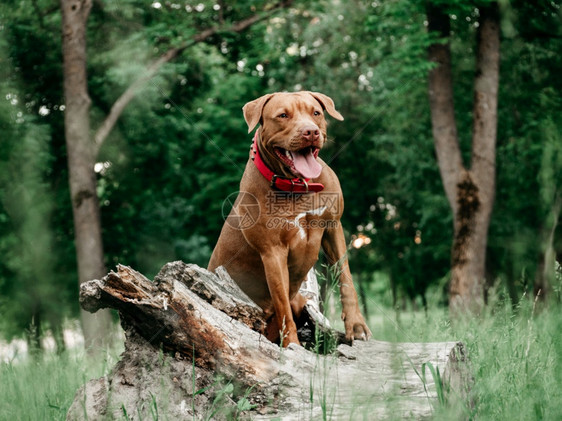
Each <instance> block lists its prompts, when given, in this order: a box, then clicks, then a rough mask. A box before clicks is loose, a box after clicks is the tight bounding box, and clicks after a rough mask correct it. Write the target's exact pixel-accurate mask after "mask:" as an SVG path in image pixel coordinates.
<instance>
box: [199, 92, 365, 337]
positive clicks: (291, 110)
mask: <svg viewBox="0 0 562 421" xmlns="http://www.w3.org/2000/svg"><path fill="white" fill-rule="evenodd" d="M324 110H325V111H327V112H328V114H330V115H331V116H332V117H334V118H336V119H338V120H343V117H342V116H341V114H340V113H339V112H338V111H336V109H335V107H334V102H333V101H332V99H331V98H329V97H328V96H326V95H324V94H320V93H316V92H296V93H274V94H268V95H265V96H262V97H261V98H258V99H256V100H254V101H251V102H249V103H247V104H246V105H245V106H244V108H243V111H244V118H245V119H246V123H247V124H248V132H251V131H252V130H253V129H254V128H255V127H256V125H258V123H259V124H260V128H259V129H258V130H257V132H256V135H255V137H254V144H253V145H252V148H251V151H250V159H249V160H248V163H247V165H246V169H245V171H244V174H243V176H242V181H241V182H240V193H239V194H238V197H237V199H236V201H235V203H234V206H233V208H232V211H231V213H230V215H229V216H228V218H227V220H226V223H225V224H224V226H223V229H222V231H221V234H220V237H219V240H218V243H217V245H216V247H215V250H214V251H213V255H212V256H211V260H210V262H209V270H215V269H216V268H217V267H218V266H221V265H222V266H224V267H225V268H226V270H227V271H228V273H229V274H230V275H231V276H232V278H233V279H234V280H235V281H236V282H237V283H238V285H239V286H240V288H242V290H243V291H244V292H245V293H246V294H247V295H248V296H249V297H250V298H251V299H252V300H254V301H255V302H256V303H257V304H258V305H259V306H260V307H261V308H263V310H264V312H265V314H266V316H267V317H268V318H269V319H268V327H267V328H266V336H267V337H268V338H269V339H270V340H272V341H276V340H278V339H279V334H280V333H281V332H282V334H283V337H282V344H283V345H284V346H287V345H288V344H289V343H297V344H298V343H299V340H298V338H297V328H296V325H295V322H294V320H296V319H297V318H298V317H299V315H300V313H301V311H302V308H303V306H304V304H305V302H306V300H305V298H304V297H303V296H302V295H300V294H299V293H298V291H299V287H300V286H301V284H302V282H303V281H304V280H305V279H306V276H307V273H308V271H309V270H310V269H311V268H312V267H313V265H314V263H315V262H316V261H317V259H318V253H319V252H320V246H322V248H323V249H324V252H325V253H326V255H327V257H328V261H329V263H330V264H331V265H338V266H337V268H338V271H339V281H340V293H341V301H342V307H343V310H342V319H343V321H344V324H345V333H346V337H347V339H349V340H353V339H365V340H366V339H368V338H369V337H370V335H371V332H370V331H369V328H368V327H367V325H366V324H365V320H364V319H363V316H362V315H361V312H360V310H359V305H358V301H357V293H356V291H355V287H354V286H353V281H352V279H351V273H350V271H349V266H348V263H347V258H346V243H345V238H344V234H343V229H342V227H341V224H340V217H341V215H342V212H343V196H342V192H341V188H340V184H339V181H338V178H337V176H336V174H335V173H334V172H333V171H332V169H331V168H330V167H328V165H326V164H325V163H324V162H323V161H322V160H321V159H320V158H318V151H319V150H320V149H321V148H322V146H323V145H324V143H325V141H326V120H325V119H324V112H323V111H324Z"/></svg>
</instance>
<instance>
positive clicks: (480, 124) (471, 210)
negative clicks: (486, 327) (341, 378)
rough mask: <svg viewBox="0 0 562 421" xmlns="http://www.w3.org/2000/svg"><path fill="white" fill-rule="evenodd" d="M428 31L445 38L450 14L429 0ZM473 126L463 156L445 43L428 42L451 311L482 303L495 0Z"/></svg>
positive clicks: (481, 54) (484, 19) (484, 36)
mask: <svg viewBox="0 0 562 421" xmlns="http://www.w3.org/2000/svg"><path fill="white" fill-rule="evenodd" d="M427 17H428V27H429V31H435V32H437V33H438V34H439V35H440V36H441V37H443V38H446V39H448V37H449V33H450V23H449V17H448V16H447V15H446V14H445V13H444V12H443V11H442V10H441V9H440V8H439V7H437V6H434V5H432V4H428V6H427ZM479 23H480V26H479V29H478V36H477V51H478V53H477V54H478V55H477V62H476V77H475V81H474V111H473V132H472V162H471V167H470V168H469V169H467V168H466V167H465V165H464V164H463V162H462V156H461V152H460V147H459V140H458V134H457V128H456V121H455V112H454V104H453V82H452V73H451V51H450V46H449V44H448V43H446V44H442V43H435V44H432V45H431V46H430V47H429V59H430V60H431V61H433V62H435V63H436V65H437V66H436V67H435V68H434V69H432V70H431V71H430V73H429V99H430V109H431V121H432V131H433V137H434V140H435V150H436V154H437V160H438V163H439V169H440V173H441V178H442V180H443V185H444V188H445V192H446V195H447V199H448V201H449V205H450V206H451V210H452V212H453V216H454V238H453V245H452V250H451V284H450V291H449V309H450V311H451V313H452V314H457V313H461V314H462V313H466V312H473V313H478V312H480V310H481V308H482V306H483V305H484V280H485V273H486V246H487V238H488V227H489V225H490V217H491V213H492V208H493V203H494V195H495V168H496V167H495V159H496V157H495V155H496V127H497V97H498V80H499V51H500V49H499V48H500V42H499V13H498V7H497V4H496V3H491V4H490V5H489V6H487V7H483V8H481V9H480V22H479Z"/></svg>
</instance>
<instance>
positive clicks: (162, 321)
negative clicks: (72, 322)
mask: <svg viewBox="0 0 562 421" xmlns="http://www.w3.org/2000/svg"><path fill="white" fill-rule="evenodd" d="M80 302H81V305H82V307H83V308H84V309H85V310H88V311H91V312H95V311H97V310H99V309H101V308H107V307H109V308H114V309H117V310H118V311H119V315H120V318H121V324H122V326H123V328H124V329H125V334H126V341H125V351H124V352H123V354H122V355H121V359H120V361H119V362H118V363H117V364H116V365H115V367H114V368H113V369H112V371H111V373H110V374H108V375H107V376H105V377H103V378H101V379H96V380H91V381H89V382H88V383H87V384H85V386H83V387H82V388H81V389H79V390H78V392H77V393H76V396H75V399H74V402H73V404H72V406H71V407H70V409H69V411H68V414H67V419H68V420H83V419H88V420H97V419H115V418H119V419H120V418H127V419H131V420H137V419H139V420H140V419H154V418H159V417H163V418H164V419H185V418H190V419H231V418H235V417H238V418H242V419H258V420H259V419H272V418H273V419H299V420H300V419H320V418H322V419H326V418H330V419H384V418H404V417H406V418H414V419H420V418H426V417H430V416H431V415H432V413H433V410H434V407H435V406H436V405H439V404H440V403H443V402H444V401H446V400H447V399H449V400H451V399H455V400H456V399H466V398H467V396H468V395H467V392H468V388H469V386H470V376H469V375H468V374H467V373H468V371H467V370H466V357H465V352H464V347H463V345H462V344H461V343H458V342H442V343H388V342H381V341H375V340H370V341H368V342H363V341H355V342H354V343H353V344H345V343H342V340H343V339H344V338H345V337H344V335H343V333H341V332H336V331H334V330H333V329H332V328H330V327H329V325H328V324H327V323H325V321H324V319H323V317H322V316H321V314H319V312H318V311H317V307H316V306H315V305H314V304H313V303H311V306H308V305H307V313H308V317H309V321H308V322H307V324H306V326H305V329H304V330H305V331H306V330H307V329H308V333H307V332H301V333H303V337H302V339H303V341H307V339H306V338H305V337H306V335H308V338H309V339H308V342H309V344H310V346H311V347H312V350H307V349H305V348H303V347H301V346H296V345H294V344H291V345H290V346H289V347H288V348H285V349H283V348H280V347H279V346H278V345H276V344H273V343H271V342H269V341H268V340H267V339H266V338H265V337H264V336H263V335H261V333H260V332H261V331H263V328H264V326H265V321H264V319H263V313H262V311H261V309H260V308H259V307H257V306H256V305H255V304H254V303H253V302H252V301H251V300H250V299H249V298H248V297H247V296H246V295H245V294H244V293H243V292H242V291H241V290H240V289H239V288H238V286H237V285H236V283H235V282H234V281H233V280H232V279H231V278H230V276H228V274H227V273H226V271H224V270H223V269H222V268H219V269H218V270H217V273H211V272H209V271H207V270H205V269H201V268H200V267H198V266H196V265H191V264H185V263H183V262H172V263H168V264H167V265H165V266H164V267H163V268H162V270H161V271H160V273H159V274H158V275H157V276H156V277H155V279H154V282H151V281H150V280H148V279H147V278H146V277H144V276H143V275H142V274H140V273H138V272H136V271H134V270H133V269H131V268H129V267H127V266H121V265H120V266H118V268H117V272H111V273H109V274H108V275H107V276H106V277H104V278H103V279H102V280H93V281H89V282H87V283H84V284H82V286H81V289H80ZM375 335H376V332H375ZM319 338H320V339H319ZM330 342H331V343H334V346H333V347H332V352H330V353H327V354H323V353H321V352H318V351H319V350H321V349H323V346H320V345H319V344H320V343H321V344H323V345H326V344H327V343H330ZM430 372H433V373H434V375H431V374H430Z"/></svg>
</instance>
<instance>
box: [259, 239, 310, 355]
mask: <svg viewBox="0 0 562 421" xmlns="http://www.w3.org/2000/svg"><path fill="white" fill-rule="evenodd" d="M261 259H262V262H263V267H264V269H265V277H266V279H267V286H268V288H269V293H270V295H271V301H272V303H273V308H274V311H275V315H274V317H275V322H276V325H277V326H278V329H279V334H280V335H281V344H282V345H283V346H284V347H286V346H287V345H289V344H290V343H296V344H300V342H299V339H298V337H297V326H296V325H295V322H294V320H293V313H292V310H291V302H290V300H289V270H288V268H287V250H285V249H271V250H268V251H267V252H266V253H264V254H262V255H261ZM275 333H277V332H275ZM269 339H271V338H269Z"/></svg>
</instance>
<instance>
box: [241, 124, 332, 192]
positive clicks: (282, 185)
mask: <svg viewBox="0 0 562 421" xmlns="http://www.w3.org/2000/svg"><path fill="white" fill-rule="evenodd" d="M257 139H258V131H256V134H255V135H254V141H253V143H252V147H251V148H250V158H251V159H252V161H254V164H256V167H257V169H258V171H259V172H260V173H261V175H263V176H264V177H265V179H266V180H267V181H269V185H270V186H271V187H272V188H274V189H277V190H281V191H286V192H292V193H316V192H319V191H322V190H324V185H323V184H321V183H309V182H308V181H309V180H310V179H309V178H306V179H304V178H298V177H296V178H287V177H282V176H280V175H276V174H275V173H274V172H273V171H271V170H270V169H269V167H268V166H267V165H266V164H265V162H263V159H262V158H261V156H260V153H259V149H258V145H257Z"/></svg>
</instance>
